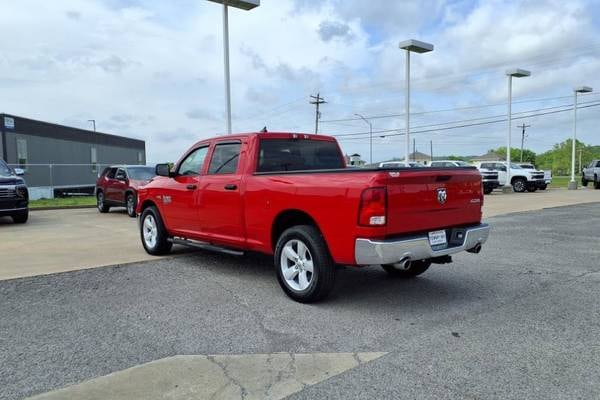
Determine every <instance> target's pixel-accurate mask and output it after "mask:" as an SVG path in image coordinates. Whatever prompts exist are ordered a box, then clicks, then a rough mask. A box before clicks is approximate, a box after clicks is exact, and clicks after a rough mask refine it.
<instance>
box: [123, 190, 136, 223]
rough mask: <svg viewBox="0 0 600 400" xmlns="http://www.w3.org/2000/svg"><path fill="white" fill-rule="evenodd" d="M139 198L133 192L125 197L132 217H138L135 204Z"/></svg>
mask: <svg viewBox="0 0 600 400" xmlns="http://www.w3.org/2000/svg"><path fill="white" fill-rule="evenodd" d="M136 203H137V198H136V196H135V195H134V194H133V193H128V194H127V196H126V197H125V205H126V207H127V215H129V216H130V217H132V218H135V217H136V214H135V206H136V205H137V204H136Z"/></svg>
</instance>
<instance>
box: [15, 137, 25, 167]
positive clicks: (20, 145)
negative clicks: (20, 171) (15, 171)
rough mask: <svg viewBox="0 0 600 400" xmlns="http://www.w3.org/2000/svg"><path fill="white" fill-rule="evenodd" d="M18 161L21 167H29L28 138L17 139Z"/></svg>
mask: <svg viewBox="0 0 600 400" xmlns="http://www.w3.org/2000/svg"><path fill="white" fill-rule="evenodd" d="M17 163H18V164H19V167H21V168H26V167H27V140H25V139H17Z"/></svg>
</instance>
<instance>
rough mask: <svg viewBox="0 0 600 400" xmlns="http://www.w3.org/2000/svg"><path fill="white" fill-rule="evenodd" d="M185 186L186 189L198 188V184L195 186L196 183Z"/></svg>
mask: <svg viewBox="0 0 600 400" xmlns="http://www.w3.org/2000/svg"><path fill="white" fill-rule="evenodd" d="M186 188H187V190H196V189H197V188H198V186H196V185H187V186H186Z"/></svg>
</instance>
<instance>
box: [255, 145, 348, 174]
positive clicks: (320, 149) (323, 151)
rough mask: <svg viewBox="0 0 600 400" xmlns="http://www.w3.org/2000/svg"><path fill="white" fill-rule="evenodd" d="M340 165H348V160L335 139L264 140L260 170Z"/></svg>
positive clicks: (315, 168) (290, 169)
mask: <svg viewBox="0 0 600 400" xmlns="http://www.w3.org/2000/svg"><path fill="white" fill-rule="evenodd" d="M337 168H344V160H343V159H342V157H341V155H340V152H339V149H338V146H337V144H336V143H335V142H328V141H323V140H295V139H262V140H261V141H260V151H259V156H258V168H257V172H281V171H306V170H317V169H337Z"/></svg>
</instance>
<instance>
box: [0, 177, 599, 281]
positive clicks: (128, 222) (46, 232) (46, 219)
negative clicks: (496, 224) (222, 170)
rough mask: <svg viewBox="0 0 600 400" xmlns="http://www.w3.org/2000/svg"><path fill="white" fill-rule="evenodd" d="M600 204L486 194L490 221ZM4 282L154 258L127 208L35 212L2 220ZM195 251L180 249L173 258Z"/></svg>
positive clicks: (549, 195)
mask: <svg viewBox="0 0 600 400" xmlns="http://www.w3.org/2000/svg"><path fill="white" fill-rule="evenodd" d="M590 202H596V203H600V190H591V189H589V188H585V189H583V188H582V189H580V190H577V191H569V190H562V189H550V190H547V191H538V192H536V193H512V194H503V193H501V192H498V191H495V192H494V193H493V194H492V195H488V196H485V201H484V209H483V212H484V217H485V218H487V217H491V216H495V215H502V214H507V213H513V212H520V211H531V210H539V209H543V208H547V207H557V206H565V205H572V204H583V203H590ZM0 252H2V262H1V263H0V280H2V279H13V278H19V277H25V276H35V275H42V274H52V273H56V272H65V271H74V270H79V269H86V268H94V267H101V266H107V265H116V264H125V263H130V262H137V261H145V260H154V257H152V256H149V255H148V254H146V253H145V252H144V250H143V249H142V246H141V244H140V239H139V232H138V229H137V223H136V220H135V219H133V218H129V217H128V216H127V215H126V214H125V210H124V209H118V208H116V209H113V210H111V212H110V213H108V214H100V213H99V212H98V211H97V210H96V209H95V208H90V209H75V210H48V211H33V212H31V213H30V217H29V221H28V222H27V224H25V225H16V224H13V223H12V221H11V220H10V218H8V217H6V218H0ZM185 253H189V250H188V249H186V248H183V247H180V246H175V247H174V252H173V254H175V255H178V254H185Z"/></svg>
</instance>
